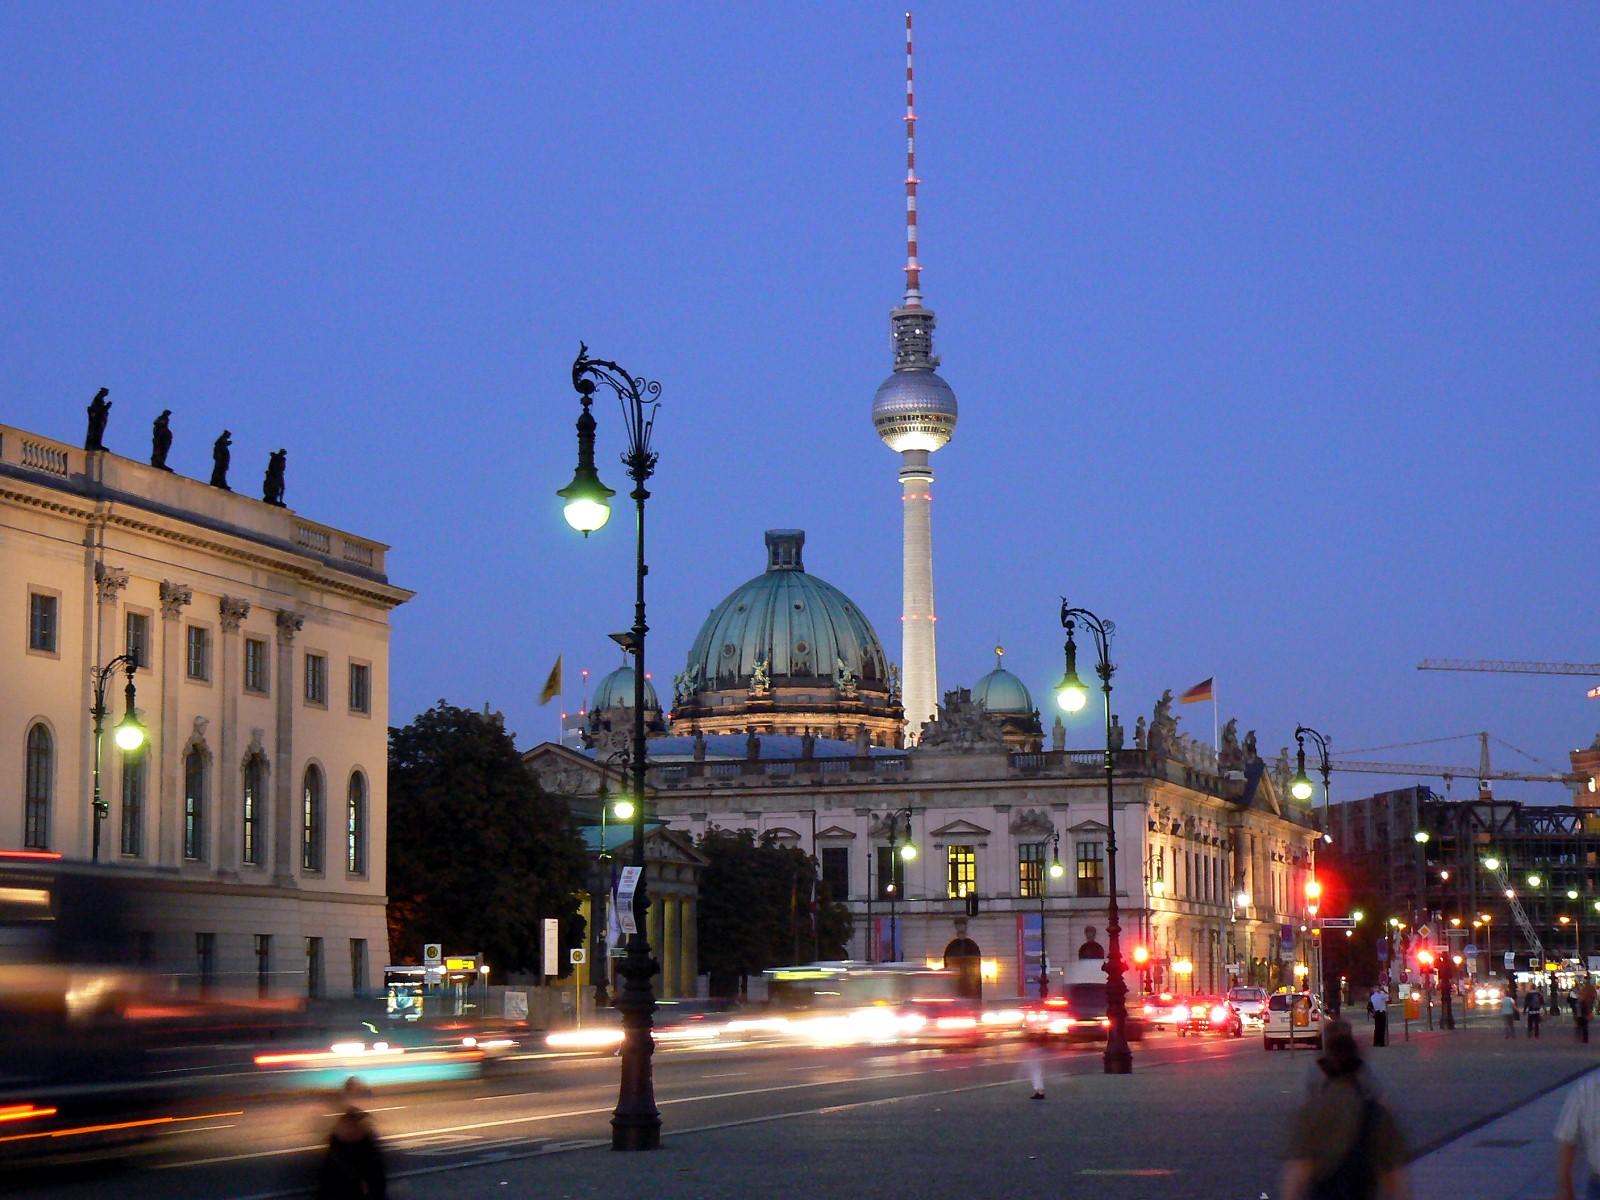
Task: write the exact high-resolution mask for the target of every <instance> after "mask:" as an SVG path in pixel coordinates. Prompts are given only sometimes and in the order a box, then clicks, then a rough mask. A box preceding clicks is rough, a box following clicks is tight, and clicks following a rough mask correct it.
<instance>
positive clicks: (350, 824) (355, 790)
mask: <svg viewBox="0 0 1600 1200" xmlns="http://www.w3.org/2000/svg"><path fill="white" fill-rule="evenodd" d="M344 869H345V870H346V871H348V872H350V874H352V875H365V874H366V872H367V781H366V777H365V776H363V775H362V774H361V773H360V772H359V771H357V772H354V773H352V774H351V776H350V791H349V792H348V794H347V795H346V796H345V805H344Z"/></svg>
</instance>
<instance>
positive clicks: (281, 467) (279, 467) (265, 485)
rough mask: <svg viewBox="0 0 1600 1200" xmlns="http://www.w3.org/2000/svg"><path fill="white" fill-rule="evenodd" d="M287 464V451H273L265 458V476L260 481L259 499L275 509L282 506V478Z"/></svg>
mask: <svg viewBox="0 0 1600 1200" xmlns="http://www.w3.org/2000/svg"><path fill="white" fill-rule="evenodd" d="M288 464H289V452H288V451H287V450H274V451H273V452H272V453H271V454H270V455H269V456H268V457H267V475H266V478H265V479H263V480H262V481H261V498H262V499H263V500H265V501H266V502H267V503H268V504H270V505H272V506H273V507H275V508H282V507H283V506H284V504H283V476H284V472H285V471H286V470H287V468H288Z"/></svg>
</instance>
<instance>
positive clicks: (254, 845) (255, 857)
mask: <svg viewBox="0 0 1600 1200" xmlns="http://www.w3.org/2000/svg"><path fill="white" fill-rule="evenodd" d="M265 782H266V772H265V771H263V770H262V768H261V758H260V756H256V757H254V758H251V759H250V761H249V762H247V763H246V764H245V767H244V799H243V803H242V805H241V806H240V816H241V818H242V820H241V822H240V825H241V829H240V832H241V833H242V834H243V837H244V844H243V847H242V850H241V858H242V859H243V861H244V862H246V863H249V864H251V865H252V866H254V865H257V864H259V863H260V862H261V828H260V825H261V803H262V800H263V799H264V797H263V796H262V794H261V789H262V786H263V785H264V784H265Z"/></svg>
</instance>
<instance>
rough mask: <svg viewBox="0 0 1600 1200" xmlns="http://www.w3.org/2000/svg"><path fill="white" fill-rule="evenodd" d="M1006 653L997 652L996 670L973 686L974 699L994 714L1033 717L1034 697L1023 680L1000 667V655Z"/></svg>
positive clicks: (1002, 651)
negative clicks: (1014, 714) (1029, 693)
mask: <svg viewBox="0 0 1600 1200" xmlns="http://www.w3.org/2000/svg"><path fill="white" fill-rule="evenodd" d="M1004 653H1005V651H1004V650H998V649H997V650H996V655H997V661H996V662H995V665H994V670H992V671H990V672H989V673H988V674H987V675H985V676H984V677H983V678H982V679H980V680H978V682H977V683H975V684H973V685H972V698H973V700H974V701H976V702H977V703H979V704H981V705H983V707H984V708H986V709H988V710H989V711H990V712H992V713H1016V714H1017V715H1018V716H1024V717H1026V716H1031V715H1032V714H1033V697H1032V696H1030V695H1028V689H1027V688H1026V687H1025V686H1023V683H1022V680H1020V679H1018V678H1017V677H1016V676H1015V675H1013V674H1012V673H1011V672H1010V671H1008V670H1006V669H1005V668H1004V667H1002V666H1001V665H1000V663H999V661H998V655H1000V654H1004Z"/></svg>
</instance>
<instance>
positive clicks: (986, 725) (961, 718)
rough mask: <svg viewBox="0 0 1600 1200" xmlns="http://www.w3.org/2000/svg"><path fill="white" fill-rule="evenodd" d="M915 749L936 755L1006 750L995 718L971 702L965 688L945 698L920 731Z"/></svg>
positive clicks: (951, 692) (968, 692)
mask: <svg viewBox="0 0 1600 1200" xmlns="http://www.w3.org/2000/svg"><path fill="white" fill-rule="evenodd" d="M917 749H918V750H919V751H920V750H932V751H935V752H938V753H946V754H948V753H958V754H959V753H968V754H970V753H993V752H997V751H1005V750H1008V749H1009V747H1008V746H1007V745H1006V740H1005V737H1004V735H1003V734H1002V733H1001V725H1000V720H999V718H998V717H995V716H992V715H990V713H989V710H988V709H986V708H984V706H983V705H981V704H978V703H976V702H975V701H974V700H973V699H972V692H971V691H970V690H968V689H967V688H955V689H953V690H952V691H948V692H946V693H945V694H944V703H943V704H941V705H940V706H939V713H938V716H937V717H936V718H935V719H934V720H932V721H929V722H928V723H927V724H926V725H924V726H923V727H922V739H921V741H919V742H918V743H917Z"/></svg>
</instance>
